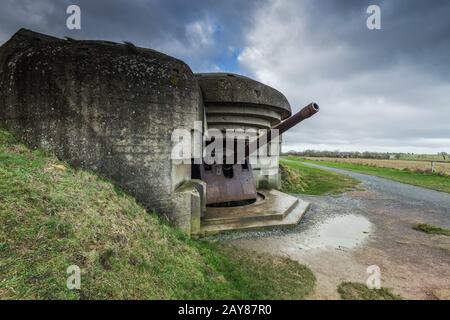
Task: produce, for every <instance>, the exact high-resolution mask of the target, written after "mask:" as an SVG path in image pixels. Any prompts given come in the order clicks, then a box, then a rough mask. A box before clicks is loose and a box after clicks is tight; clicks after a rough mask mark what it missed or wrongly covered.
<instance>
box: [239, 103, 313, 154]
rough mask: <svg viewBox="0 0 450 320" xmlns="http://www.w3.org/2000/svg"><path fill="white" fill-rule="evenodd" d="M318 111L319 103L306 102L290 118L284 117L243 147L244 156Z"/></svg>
mask: <svg viewBox="0 0 450 320" xmlns="http://www.w3.org/2000/svg"><path fill="white" fill-rule="evenodd" d="M318 111H319V105H318V104H317V103H314V102H312V103H310V104H308V105H307V106H306V107H304V108H303V109H301V110H300V111H299V112H297V113H296V114H294V115H293V116H292V117H290V118H288V119H286V120H285V121H283V122H281V123H279V124H278V125H276V126H275V127H273V128H272V129H271V130H269V131H268V132H267V133H265V134H263V135H262V136H260V137H259V138H258V139H256V140H255V141H253V142H250V143H249V144H248V145H247V147H246V148H245V155H246V158H248V157H249V156H250V155H251V154H252V153H254V152H255V151H256V150H257V149H258V148H261V147H262V146H264V145H266V144H267V143H269V142H270V141H271V140H272V139H274V138H276V137H277V136H279V135H280V134H283V133H284V132H286V131H287V130H289V129H291V128H292V127H294V126H296V125H297V124H299V123H300V122H302V121H303V120H305V119H308V118H310V117H312V116H313V115H314V114H316V113H317V112H318ZM277 130H278V131H277Z"/></svg>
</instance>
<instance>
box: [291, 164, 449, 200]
mask: <svg viewBox="0 0 450 320" xmlns="http://www.w3.org/2000/svg"><path fill="white" fill-rule="evenodd" d="M299 159H301V160H299V161H304V162H309V163H315V164H319V165H323V166H328V167H333V168H338V169H345V170H351V171H355V172H359V173H364V174H369V175H373V176H378V177H382V178H387V179H391V180H395V181H399V182H402V183H406V184H411V185H415V186H419V187H424V188H428V189H432V190H437V191H442V192H447V193H450V177H448V176H445V175H439V174H432V173H420V172H414V171H410V170H399V169H393V168H381V167H375V166H369V165H361V164H354V163H347V162H336V161H312V160H309V159H302V158H299Z"/></svg>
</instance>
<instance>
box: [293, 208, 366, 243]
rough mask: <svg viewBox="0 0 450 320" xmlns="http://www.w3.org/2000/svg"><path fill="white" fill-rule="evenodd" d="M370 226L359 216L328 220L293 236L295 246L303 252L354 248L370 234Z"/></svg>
mask: <svg viewBox="0 0 450 320" xmlns="http://www.w3.org/2000/svg"><path fill="white" fill-rule="evenodd" d="M371 228H372V224H371V223H370V221H369V220H367V219H366V218H365V217H363V216H360V215H346V216H338V217H334V218H329V219H327V220H325V221H324V222H322V223H321V224H319V225H318V226H316V227H314V228H312V229H309V230H307V231H305V232H302V233H299V234H296V235H295V236H294V235H291V236H294V237H295V238H296V239H295V242H296V245H297V246H298V247H299V248H301V249H304V250H309V249H320V248H323V249H325V248H335V249H338V248H348V249H351V248H354V247H356V246H358V245H359V244H361V243H362V242H363V241H364V240H365V239H366V238H367V237H368V236H369V233H370V232H371Z"/></svg>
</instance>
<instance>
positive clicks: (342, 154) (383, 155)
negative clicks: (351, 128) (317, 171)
mask: <svg viewBox="0 0 450 320" xmlns="http://www.w3.org/2000/svg"><path fill="white" fill-rule="evenodd" d="M284 154H286V155H294V156H299V157H317V158H354V159H356V158H358V159H397V160H398V159H401V158H411V159H412V158H418V159H420V158H425V157H426V156H427V155H421V154H414V153H390V152H369V151H365V152H358V151H355V152H351V151H339V150H335V151H318V150H305V151H288V152H286V153H284ZM438 156H440V157H442V159H443V160H446V159H447V158H448V157H449V154H448V153H446V152H440V153H438Z"/></svg>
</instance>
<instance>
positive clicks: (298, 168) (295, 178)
mask: <svg viewBox="0 0 450 320" xmlns="http://www.w3.org/2000/svg"><path fill="white" fill-rule="evenodd" d="M280 164H281V166H282V170H281V177H282V180H281V185H282V191H283V192H287V193H303V194H310V195H325V194H339V193H342V192H345V191H348V190H352V189H355V188H356V187H357V186H358V184H359V181H358V180H356V179H353V178H351V177H348V176H346V175H342V174H338V173H334V172H329V171H326V170H322V169H318V168H313V167H310V166H307V165H304V164H302V163H301V162H300V161H299V159H298V158H294V157H288V158H282V159H281V160H280Z"/></svg>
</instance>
